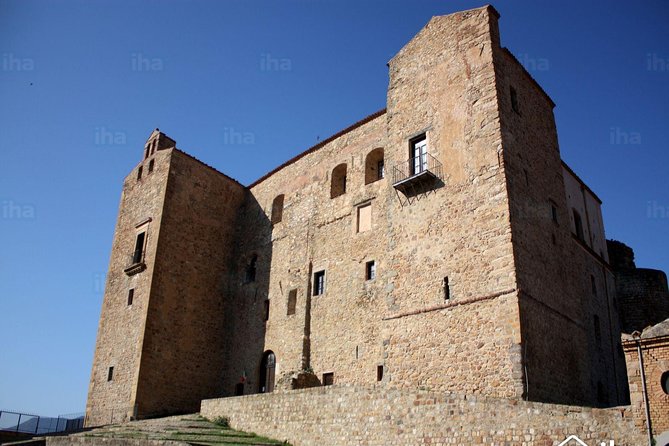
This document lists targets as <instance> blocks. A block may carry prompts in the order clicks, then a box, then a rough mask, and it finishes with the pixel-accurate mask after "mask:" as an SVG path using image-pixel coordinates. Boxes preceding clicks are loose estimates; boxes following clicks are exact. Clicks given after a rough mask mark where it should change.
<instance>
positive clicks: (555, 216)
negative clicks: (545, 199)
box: [550, 200, 558, 224]
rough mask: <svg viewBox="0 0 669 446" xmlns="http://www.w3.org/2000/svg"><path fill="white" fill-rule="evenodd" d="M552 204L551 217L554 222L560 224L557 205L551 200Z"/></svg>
mask: <svg viewBox="0 0 669 446" xmlns="http://www.w3.org/2000/svg"><path fill="white" fill-rule="evenodd" d="M550 205H551V219H552V220H553V223H555V224H558V211H557V205H556V204H555V202H554V201H552V200H551V201H550Z"/></svg>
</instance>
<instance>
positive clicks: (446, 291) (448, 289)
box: [444, 276, 451, 300]
mask: <svg viewBox="0 0 669 446" xmlns="http://www.w3.org/2000/svg"><path fill="white" fill-rule="evenodd" d="M450 298H451V286H450V284H449V283H448V276H446V277H444V300H449V299H450Z"/></svg>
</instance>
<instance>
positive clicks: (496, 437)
mask: <svg viewBox="0 0 669 446" xmlns="http://www.w3.org/2000/svg"><path fill="white" fill-rule="evenodd" d="M201 414H202V415H203V416H205V417H207V418H210V419H213V418H215V417H219V416H223V417H228V418H229V419H230V424H231V425H232V427H233V428H235V429H242V430H245V431H251V432H255V433H257V434H261V435H266V436H269V437H272V438H276V439H279V440H288V441H289V442H290V443H291V444H293V445H295V446H310V445H314V446H316V445H324V444H327V445H328V446H344V445H367V446H375V445H379V446H386V445H389V444H392V445H398V446H400V445H407V446H409V445H410V446H414V445H420V444H431V445H447V444H466V445H471V446H477V445H486V446H489V445H498V444H504V445H509V446H515V445H518V446H520V445H523V446H540V445H541V446H553V445H556V444H558V443H559V442H561V441H563V440H565V439H566V438H567V437H569V436H571V435H577V436H579V437H580V438H581V439H582V440H583V441H585V442H586V443H587V444H590V445H592V444H601V443H602V442H606V444H609V440H614V441H615V444H617V445H641V444H643V443H644V437H643V435H641V433H640V431H638V430H637V429H636V428H635V426H634V422H633V420H632V418H631V412H630V411H629V409H628V408H616V409H590V408H584V407H575V406H559V405H552V404H542V403H531V402H525V401H517V400H508V399H495V398H490V397H481V396H471V395H466V396H465V395H462V394H443V393H431V392H425V391H408V390H400V389H387V388H386V387H385V386H376V387H373V386H368V387H362V386H336V385H335V386H329V387H325V388H316V389H304V390H295V391H291V392H288V393H274V394H265V395H249V396H243V397H235V398H222V399H216V400H205V401H203V402H202V408H201ZM574 444H575V443H574Z"/></svg>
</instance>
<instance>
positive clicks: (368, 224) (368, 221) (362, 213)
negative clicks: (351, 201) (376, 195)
mask: <svg viewBox="0 0 669 446" xmlns="http://www.w3.org/2000/svg"><path fill="white" fill-rule="evenodd" d="M370 229H372V204H371V203H367V204H365V205H363V206H359V207H358V232H365V231H369V230H370Z"/></svg>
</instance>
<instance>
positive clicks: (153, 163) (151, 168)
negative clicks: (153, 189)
mask: <svg viewBox="0 0 669 446" xmlns="http://www.w3.org/2000/svg"><path fill="white" fill-rule="evenodd" d="M155 161H156V160H151V161H149V173H151V172H153V166H154V165H155Z"/></svg>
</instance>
